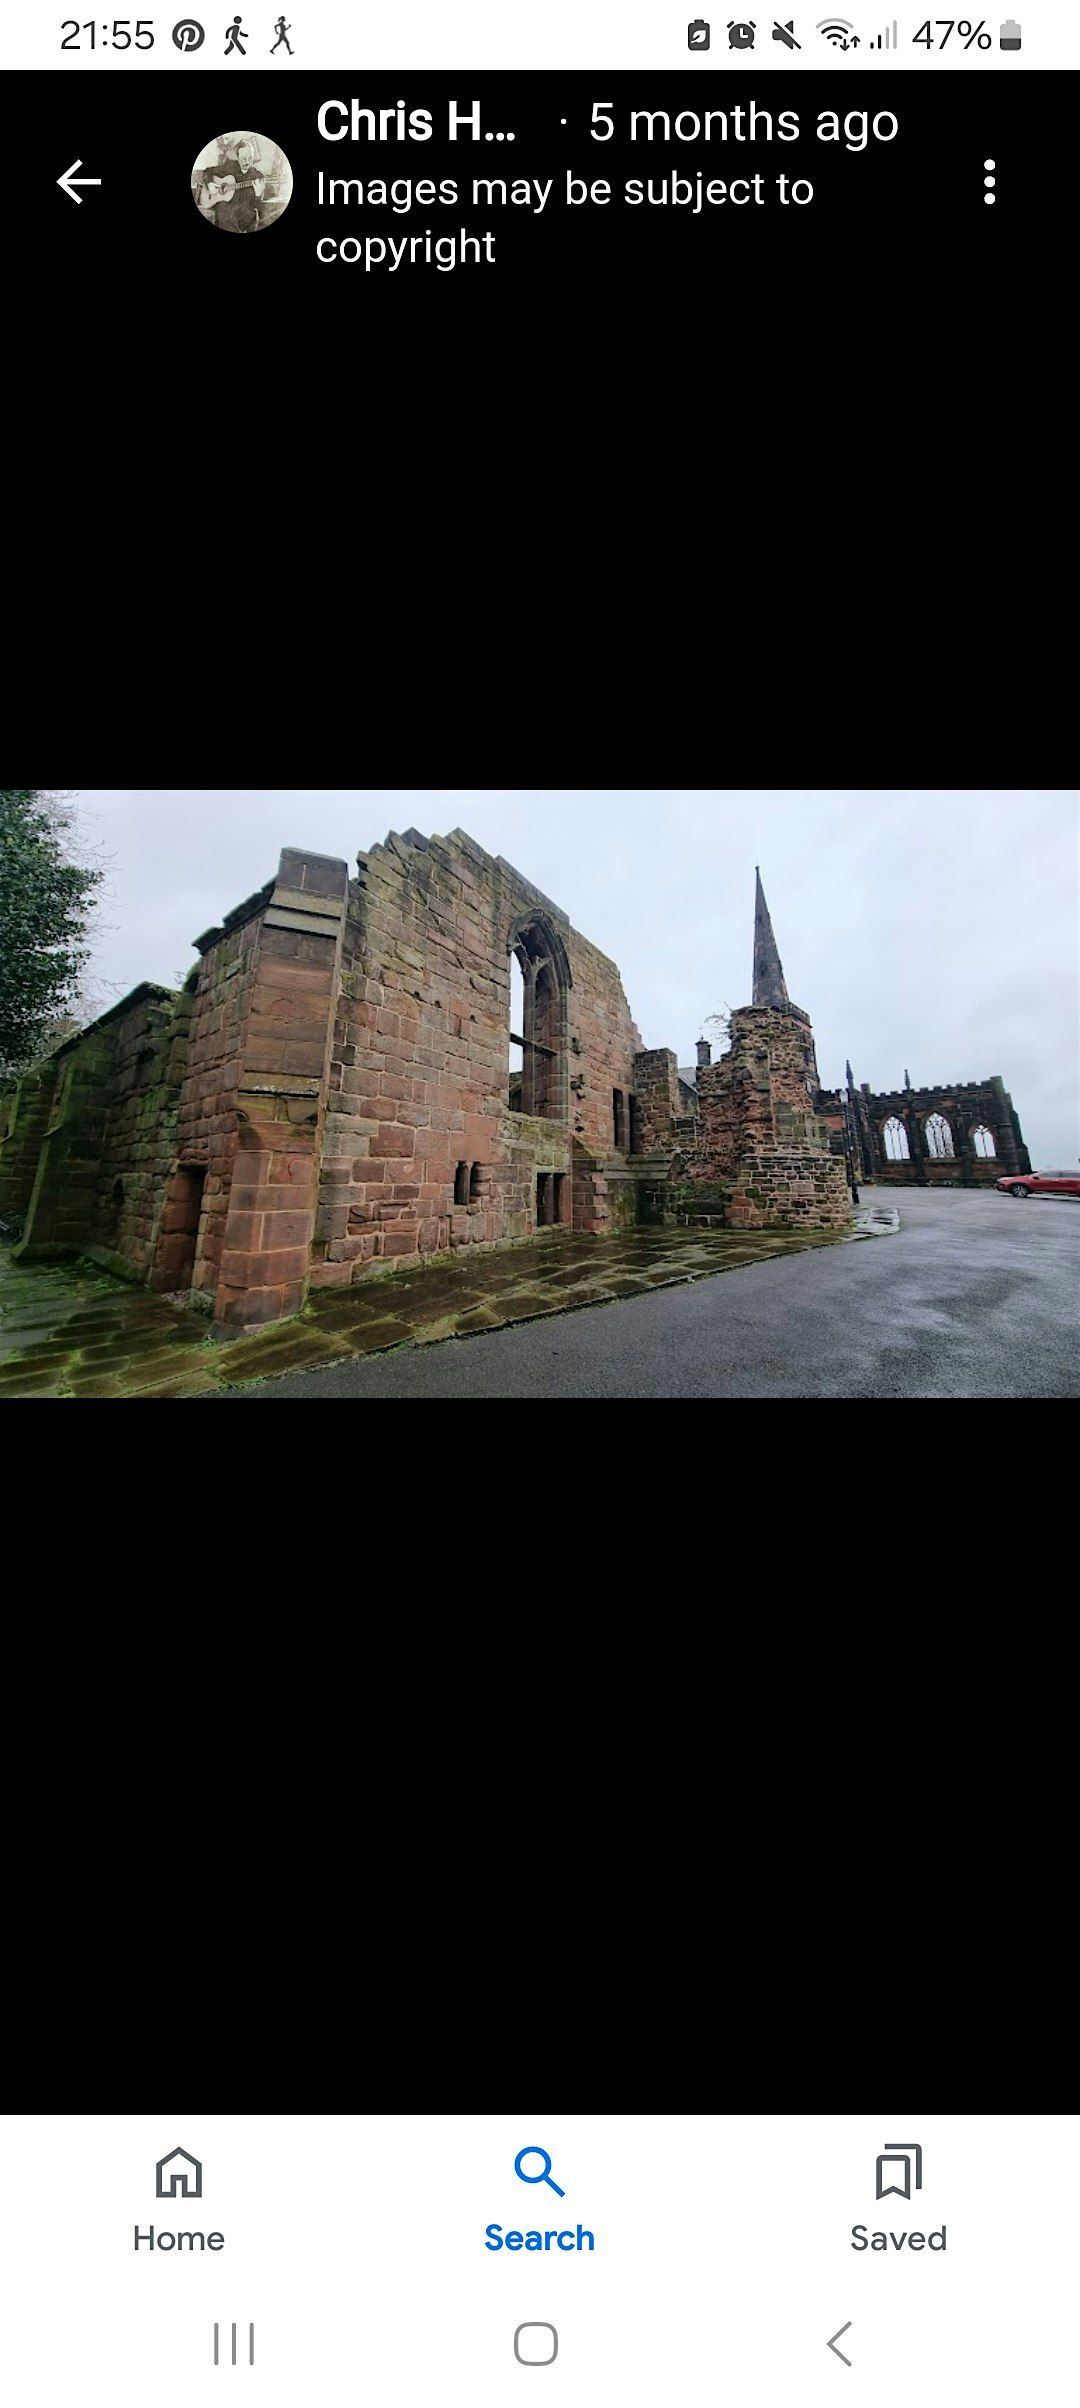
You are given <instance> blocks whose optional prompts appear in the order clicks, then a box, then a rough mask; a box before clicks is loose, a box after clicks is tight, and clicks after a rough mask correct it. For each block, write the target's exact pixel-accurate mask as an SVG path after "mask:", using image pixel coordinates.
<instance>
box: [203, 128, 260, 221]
mask: <svg viewBox="0 0 1080 2408" xmlns="http://www.w3.org/2000/svg"><path fill="white" fill-rule="evenodd" d="M266 183H267V179H266V176H265V175H264V174H263V173H262V169H261V161H260V157H259V146H258V144H257V142H255V141H254V140H253V138H252V136H251V135H250V134H240V135H239V136H238V137H237V142H236V150H235V153H234V154H233V155H232V156H229V155H226V156H225V157H224V158H222V159H221V160H219V162H218V165H217V166H216V167H213V168H210V169H209V170H208V171H207V174H206V177H205V179H204V182H203V186H202V190H201V192H200V194H199V207H200V209H202V210H204V211H205V213H206V215H207V216H208V217H212V218H213V220H214V223H215V225H218V226H224V227H226V228H227V230H228V231H229V232H230V233H232V234H252V233H254V231H255V228H256V227H257V225H258V224H259V208H258V203H259V202H260V201H261V200H262V197H263V194H264V193H265V191H266Z"/></svg>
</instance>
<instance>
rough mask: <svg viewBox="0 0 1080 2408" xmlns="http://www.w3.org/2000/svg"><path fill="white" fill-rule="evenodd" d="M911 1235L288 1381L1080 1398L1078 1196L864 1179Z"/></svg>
mask: <svg viewBox="0 0 1080 2408" xmlns="http://www.w3.org/2000/svg"><path fill="white" fill-rule="evenodd" d="M864 1200H865V1201H867V1202H869V1203H885V1204H896V1205H897V1206H898V1207H899V1212H900V1223H901V1226H900V1231H899V1234H898V1235H897V1236H893V1237H881V1238H873V1239H867V1240H866V1241H864V1242H863V1243H861V1244H858V1245H847V1246H835V1247H829V1248H827V1249H825V1250H824V1251H823V1252H821V1253H812V1254H800V1255H789V1256H787V1257H784V1258H781V1259H779V1260H777V1261H774V1262H765V1263H759V1264H755V1265H754V1266H752V1267H751V1268H749V1269H746V1270H742V1271H729V1272H726V1273H724V1275H723V1276H722V1277H720V1278H716V1279H701V1280H696V1281H695V1282H694V1283H693V1284H692V1285H690V1286H682V1287H677V1288H663V1289H659V1290H657V1292H656V1293H655V1294H653V1295H650V1296H640V1297H632V1298H629V1299H627V1300H626V1301H624V1302H621V1303H618V1304H610V1305H603V1306H599V1307H593V1308H591V1309H589V1310H588V1311H585V1312H579V1313H567V1314H563V1315H560V1316H559V1317H558V1318H557V1319H554V1320H548V1321H535V1322H529V1323H526V1324H524V1325H522V1326H519V1327H517V1328H512V1329H505V1330H497V1331H493V1332H492V1333H491V1334H490V1335H489V1336H487V1337H475V1338H469V1339H464V1340H463V1339H449V1340H447V1341H446V1342H445V1343H443V1344H441V1345H433V1346H421V1347H417V1348H406V1349H404V1350H402V1351H400V1352H396V1353H394V1354H388V1355H381V1356H374V1357H371V1356H369V1357H368V1358H367V1359H366V1360H363V1359H358V1360H357V1361H355V1362H351V1363H344V1364H342V1365H340V1366H338V1365H335V1366H334V1368H333V1369H332V1370H324V1371H313V1372H307V1373H303V1374H297V1375H295V1376H291V1377H288V1378H286V1379H280V1380H274V1381H268V1382H266V1383H265V1384H264V1385H262V1386H260V1387H258V1388H251V1389H248V1390H247V1391H246V1393H247V1394H248V1395H250V1396H255V1397H276V1396H309V1397H318V1396H367V1397H398V1396H456V1397H466V1396H478V1397H481V1396H482V1397H490V1396H508V1397H509V1396H634V1397H637V1396H1006V1397H1012V1396H1076V1395H1077V1394H1080V1343H1078V1340H1080V1199H1073V1198H1069V1197H1060V1198H1059V1197H1051V1196H1048V1197H1038V1198H1036V1197H1032V1198H1030V1199H1029V1200H1028V1202H1026V1203H1017V1202H1016V1201H1014V1200H1013V1199H1012V1198H1011V1197H1008V1196H999V1195H996V1194H994V1193H993V1191H991V1192H990V1193H988V1194H987V1193H984V1192H978V1191H976V1192H971V1193H969V1192H966V1191H964V1190H963V1189H950V1190H947V1191H939V1192H936V1193H935V1192H928V1193H922V1192H921V1191H919V1190H918V1189H899V1190H897V1189H892V1190H884V1189H881V1188H878V1189H871V1190H868V1191H866V1196H865V1199H864Z"/></svg>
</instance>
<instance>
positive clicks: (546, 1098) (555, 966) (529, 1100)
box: [508, 912, 572, 1120]
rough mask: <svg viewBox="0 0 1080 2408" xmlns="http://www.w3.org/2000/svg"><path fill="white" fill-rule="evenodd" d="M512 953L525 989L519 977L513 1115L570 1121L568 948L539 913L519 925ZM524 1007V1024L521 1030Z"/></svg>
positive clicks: (514, 988)
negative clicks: (519, 1017)
mask: <svg viewBox="0 0 1080 2408" xmlns="http://www.w3.org/2000/svg"><path fill="white" fill-rule="evenodd" d="M508 951H509V954H510V959H511V970H513V968H514V965H515V964H516V967H517V969H518V971H519V972H520V978H521V983H520V986H519V985H518V981H517V979H516V977H513V976H512V977H511V982H510V987H511V1014H510V1089H509V1103H510V1108H511V1111H518V1112H528V1113H531V1114H532V1116H533V1118H534V1119H536V1120H568V1119H569V1117H570V1088H569V1071H568V1066H567V1044H568V1037H567V1022H568V1016H569V1002H568V998H569V992H570V986H571V983H572V982H571V977H570V964H569V962H568V960H567V958H566V947H565V946H564V944H563V942H562V938H561V937H560V936H558V935H557V934H556V931H555V929H554V928H553V927H552V926H551V923H550V921H549V920H547V919H545V917H544V915H543V913H542V912H535V913H532V914H529V915H528V916H527V917H525V918H523V919H520V920H517V921H515V923H514V926H513V927H512V929H511V931H510V939H509V945H508ZM519 1009H520V1012H521V1025H520V1027H515V1026H514V1018H515V1014H516V1012H517V1011H518V1010H519ZM519 1062H520V1072H519V1071H518V1069H517V1064H518V1063H519Z"/></svg>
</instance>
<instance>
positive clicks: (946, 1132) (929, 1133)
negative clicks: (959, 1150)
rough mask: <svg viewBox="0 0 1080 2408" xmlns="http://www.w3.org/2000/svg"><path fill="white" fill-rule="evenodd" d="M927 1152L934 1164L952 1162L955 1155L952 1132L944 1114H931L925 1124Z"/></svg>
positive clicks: (924, 1133) (924, 1132)
mask: <svg viewBox="0 0 1080 2408" xmlns="http://www.w3.org/2000/svg"><path fill="white" fill-rule="evenodd" d="M923 1136H924V1137H925V1139H926V1151H927V1153H928V1154H929V1156H930V1159H931V1161H932V1162H951V1161H952V1160H953V1157H954V1154H955V1151H956V1149H955V1147H954V1145H953V1135H952V1130H951V1129H950V1127H949V1123H948V1121H947V1120H946V1118H945V1115H944V1113H943V1112H931V1113H930V1114H929V1116H928V1118H927V1119H926V1120H925V1121H924V1123H923Z"/></svg>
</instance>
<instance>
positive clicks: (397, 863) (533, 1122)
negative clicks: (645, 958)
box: [311, 829, 640, 1286]
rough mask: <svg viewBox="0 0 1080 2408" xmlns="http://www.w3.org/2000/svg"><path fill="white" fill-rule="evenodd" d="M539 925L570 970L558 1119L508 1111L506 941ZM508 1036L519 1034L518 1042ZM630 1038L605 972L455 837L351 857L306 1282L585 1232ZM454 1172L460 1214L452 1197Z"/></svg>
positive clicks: (599, 1214)
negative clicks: (548, 1233) (552, 1222)
mask: <svg viewBox="0 0 1080 2408" xmlns="http://www.w3.org/2000/svg"><path fill="white" fill-rule="evenodd" d="M535 918H539V920H540V921H541V922H542V923H543V925H544V926H545V927H547V928H549V929H550V930H551V931H553V932H554V936H555V938H556V939H557V941H558V946H559V947H560V948H561V952H562V956H563V957H564V959H565V962H566V965H567V967H568V983H567V986H566V989H565V998H564V1002H565V1048H564V1051H563V1054H562V1059H561V1061H560V1063H559V1065H558V1069H559V1074H560V1076H561V1078H562V1081H563V1094H562V1096H561V1099H560V1102H561V1111H560V1115H559V1116H558V1117H542V1116H534V1115H532V1114H525V1113H517V1112H511V1111H510V1109H509V1101H508V1099H509V1078H510V1073H509V1062H508V1040H509V1030H510V997H511V980H510V961H511V948H510V938H511V934H512V932H513V930H514V929H515V928H516V927H517V926H519V925H520V924H522V923H523V922H526V921H529V920H531V919H535ZM519 1033H520V1032H519ZM639 1045H640V1038H639V1037H638V1033H637V1030H636V1029H635V1028H634V1025H633V1022H632V1021H631V1018H630V1012H629V1007H628V1005H627V1002H626V998H625V995H624V994H623V989H622V983H621V980H620V978H619V974H618V971H617V969H616V967H615V965H614V963H613V962H610V961H608V960H607V959H606V957H605V956H604V955H603V954H601V953H600V952H599V951H598V950H597V948H596V947H595V946H593V945H590V944H589V943H588V942H587V940H586V939H584V938H583V937H580V936H579V935H578V934H577V932H576V930H574V929H573V928H572V927H571V926H570V922H569V920H568V919H567V917H566V914H565V913H564V912H562V911H560V910H559V908H558V907H557V905H555V904H553V903H551V902H550V901H549V900H548V898H547V897H546V896H544V895H542V894H541V893H540V892H539V890H538V889H537V888H536V887H534V886H532V885H531V884H530V883H529V881H528V880H527V879H525V878H522V877H521V876H520V875H519V873H518V872H517V871H515V870H513V869H512V868H511V866H510V864H509V863H508V862H505V861H502V860H497V859H494V858H493V857H492V856H491V855H489V854H487V853H485V852H484V851H483V849H482V848H481V847H480V846H479V845H477V844H474V843H473V841H472V839H471V838H470V837H468V836H466V835H465V834H464V832H463V831H462V830H461V829H456V830H455V831H454V832H453V834H452V835H450V836H448V837H446V838H440V837H430V838H429V837H424V836H422V835H420V833H419V832H418V831H417V830H416V829H409V830H408V831H407V832H406V833H405V835H403V836H399V835H390V836H389V837H388V838H387V840H386V842H385V844H381V845H374V846H373V847H372V848H371V851H370V852H368V853H365V854H361V855H360V857H359V862H358V876H357V878H356V880H355V881H354V882H353V884H352V885H351V887H350V891H349V907H348V914H347V920H346V927H345V935H344V945H343V953H342V971H341V986H340V992H339V996H338V1004H337V1013H336V1022H335V1030H334V1040H333V1047H332V1055H331V1064H330V1074H329V1091H328V1096H327V1116H326V1129H325V1135H324V1140H323V1158H322V1170H321V1178H320V1193H319V1206H318V1213H317V1218H316V1227H315V1242H314V1250H313V1262H312V1273H311V1276H312V1282H313V1284H314V1285H317V1286H325V1285H332V1286H344V1285H346V1284H349V1283H351V1282H352V1281H353V1280H354V1279H356V1278H357V1277H361V1276H363V1275H364V1274H365V1273H366V1271H367V1269H368V1268H369V1267H370V1266H372V1265H375V1264H378V1263H383V1262H385V1263H390V1262H393V1261H398V1260H403V1259H407V1258H408V1257H409V1256H412V1255H427V1254H433V1253H437V1252H441V1251H443V1250H444V1249H447V1248H451V1247H456V1246H466V1245H472V1244H486V1245H491V1244H497V1243H499V1242H500V1241H502V1240H504V1239H508V1238H520V1237H527V1236H531V1235H532V1233H533V1230H534V1228H535V1226H536V1218H537V1182H538V1179H540V1178H541V1177H543V1179H544V1180H545V1181H547V1180H550V1181H551V1183H552V1184H551V1188H550V1190H549V1191H547V1192H548V1193H549V1194H550V1199H551V1205H552V1217H553V1218H556V1217H557V1218H558V1220H559V1221H561V1222H562V1223H563V1224H564V1225H567V1224H569V1223H570V1222H571V1219H572V1221H573V1225H574V1226H575V1227H578V1228H585V1229H591V1230H600V1229H602V1228H604V1227H606V1226H607V1225H608V1224H609V1221H610V1218H611V1205H610V1202H609V1186H608V1181H607V1178H606V1176H605V1168H606V1165H607V1164H608V1162H609V1158H610V1157H611V1155H612V1152H613V1148H612V1130H613V1121H612V1091H613V1089H614V1088H616V1087H621V1088H622V1089H623V1090H624V1091H625V1092H626V1093H627V1095H629V1091H630V1089H631V1085H632V1074H633V1057H634V1053H635V1051H636V1049H637V1048H638V1046H639ZM461 1173H463V1175H464V1179H465V1183H466V1188H467V1197H466V1200H464V1201H462V1200H460V1199H459V1198H458V1197H457V1196H456V1194H455V1189H456V1186H457V1183H458V1179H459V1174H461Z"/></svg>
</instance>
